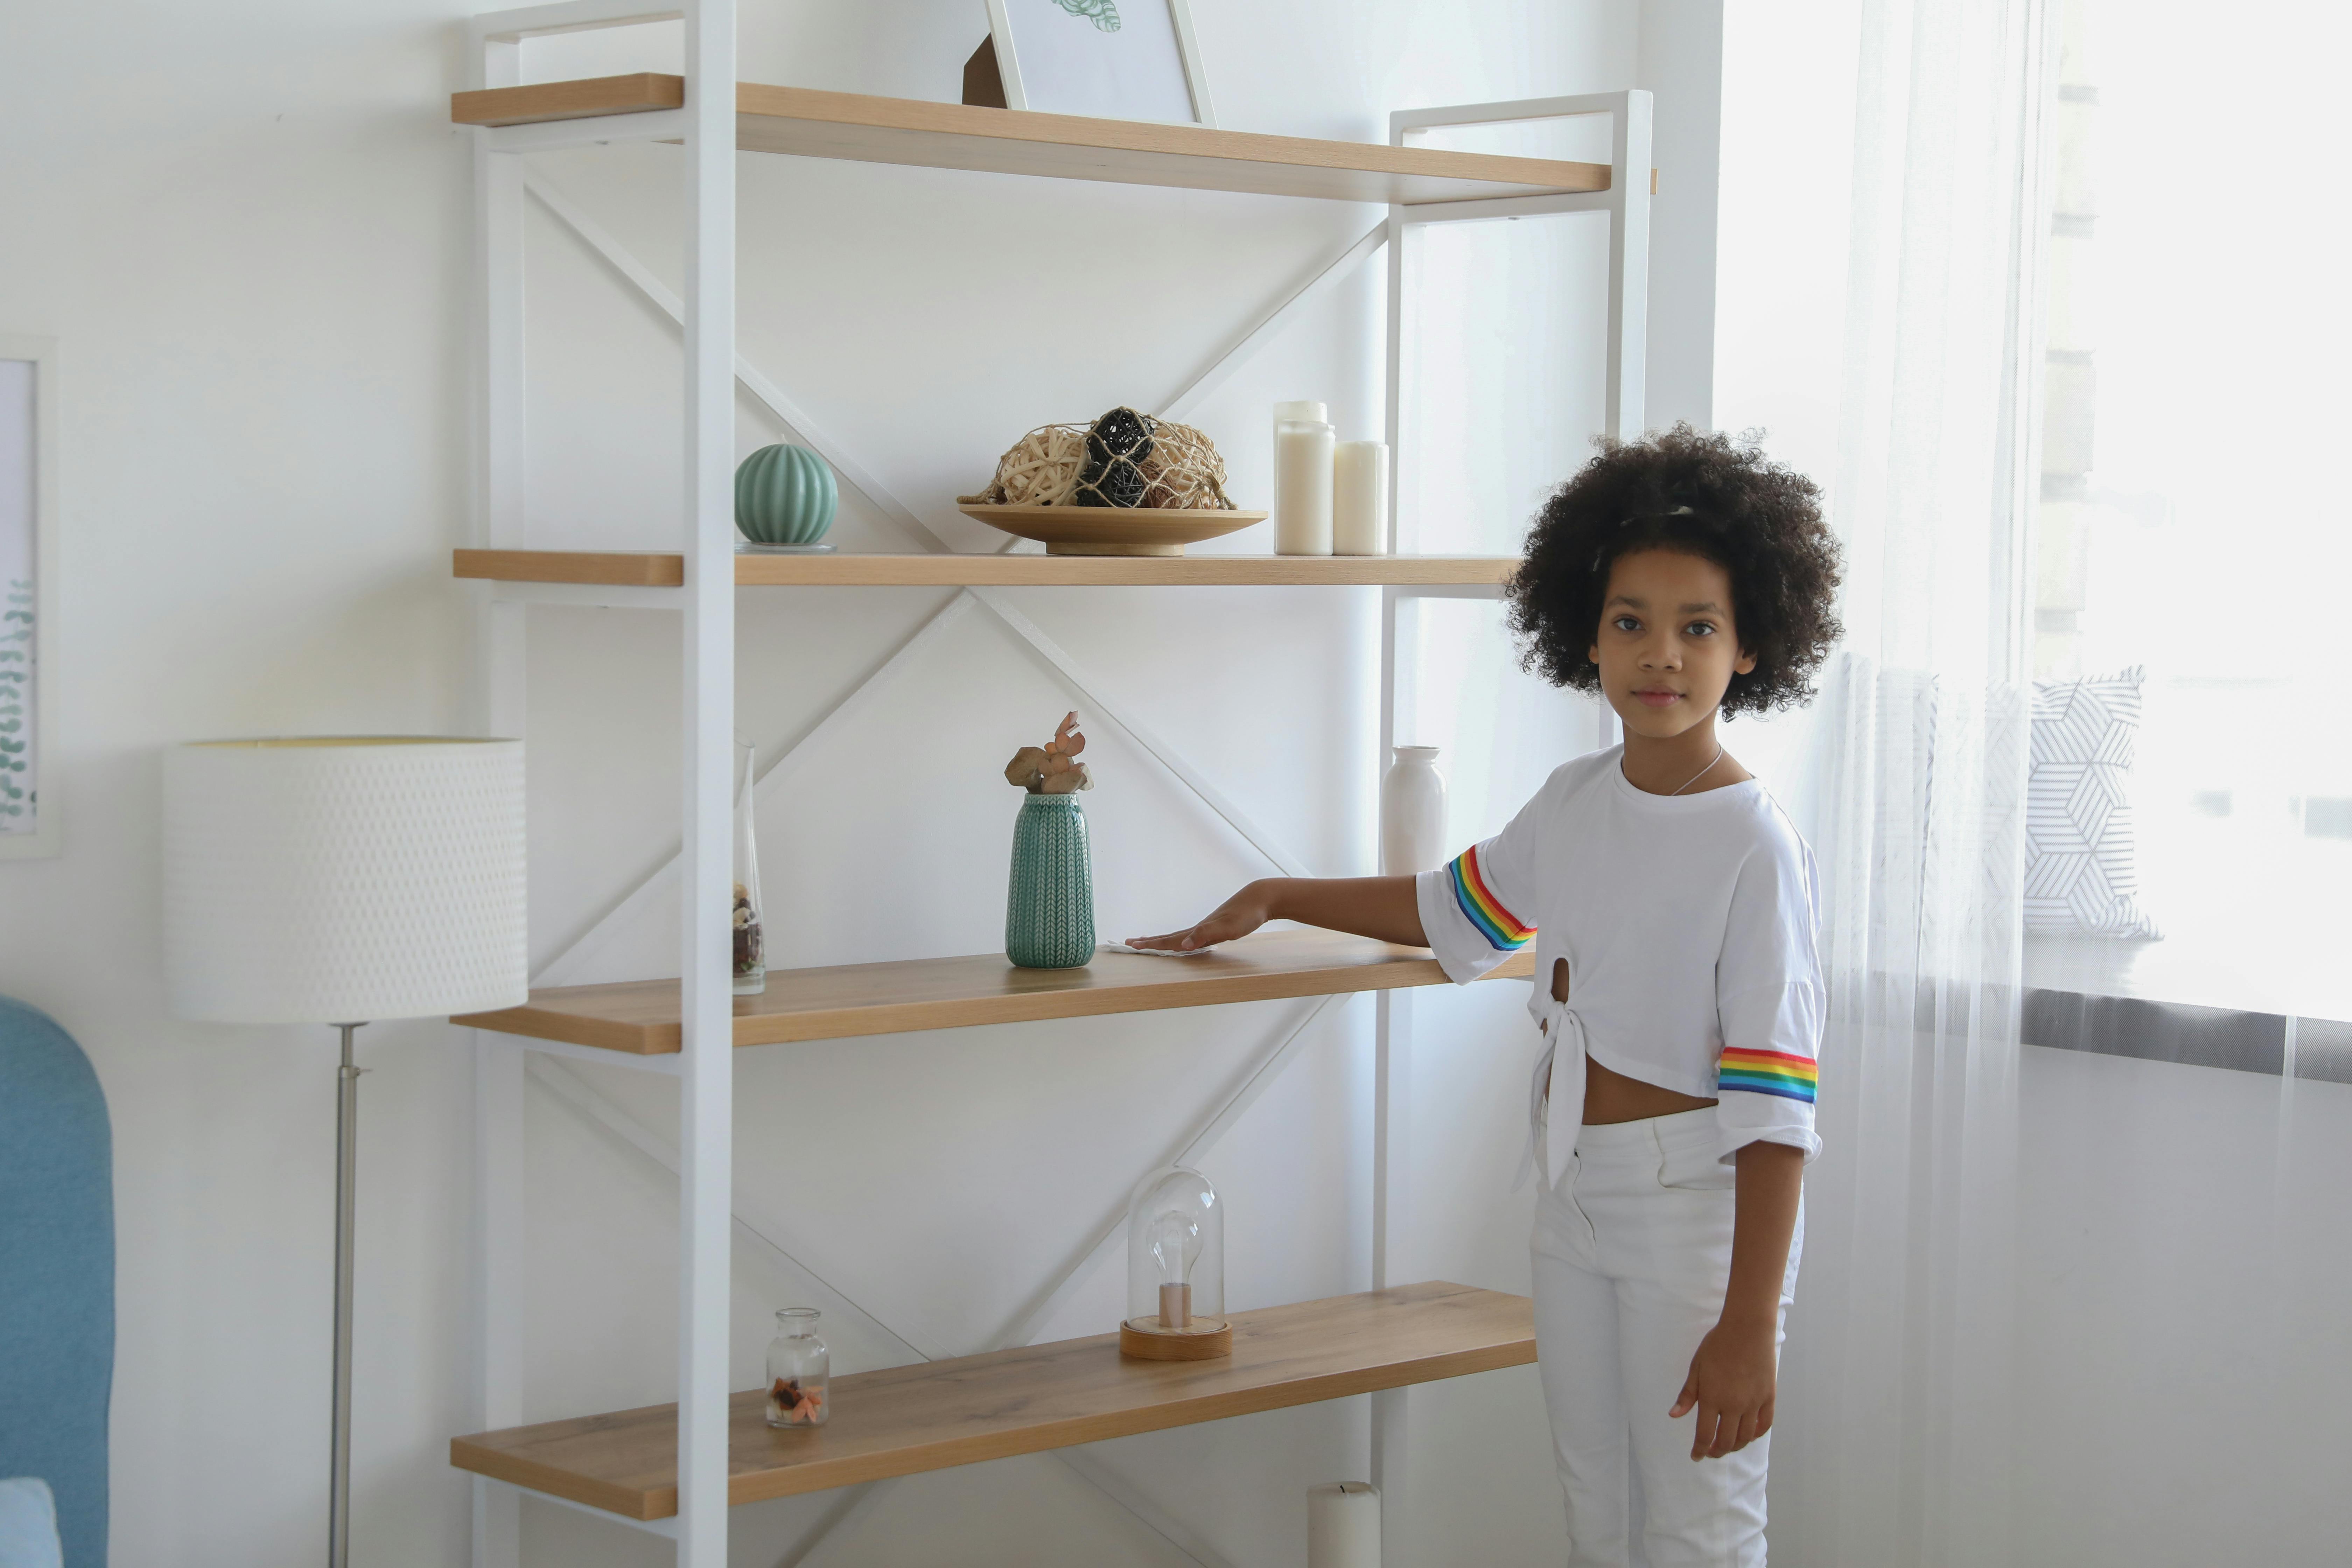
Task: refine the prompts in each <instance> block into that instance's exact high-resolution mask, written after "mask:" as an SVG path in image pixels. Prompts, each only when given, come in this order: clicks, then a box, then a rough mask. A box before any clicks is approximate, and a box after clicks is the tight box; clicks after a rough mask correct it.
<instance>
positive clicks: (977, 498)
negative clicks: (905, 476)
mask: <svg viewBox="0 0 2352 1568" xmlns="http://www.w3.org/2000/svg"><path fill="white" fill-rule="evenodd" d="M956 500H958V501H960V502H961V503H963V504H964V505H966V506H1103V507H1148V508H1152V509H1155V510H1173V511H1231V510H1234V503H1233V502H1232V500H1229V499H1227V497H1226V495H1225V459H1224V458H1223V456H1221V455H1220V454H1219V453H1218V451H1217V447H1216V443H1215V442H1213V441H1212V440H1210V439H1209V438H1208V437H1206V436H1204V435H1202V433H1201V432H1200V431H1198V430H1195V429H1193V428H1192V426H1189V425H1178V424H1175V423H1173V422H1172V421H1170V420H1165V419H1154V418H1152V417H1151V416H1150V415H1148V414H1139V413H1137V412H1136V411H1135V410H1134V409H1132V408H1124V407H1122V408H1114V409H1112V410H1111V411H1110V412H1109V413H1108V414H1106V415H1104V416H1102V417H1101V418H1099V419H1097V420H1096V421H1095V422H1094V423H1093V424H1091V425H1041V426H1038V427H1037V428H1036V429H1034V430H1032V431H1030V432H1029V434H1027V435H1026V436H1024V437H1021V439H1020V440H1019V441H1017V442H1015V443H1014V444H1013V449H1012V450H1011V451H1009V452H1007V453H1005V454H1004V456H1003V457H1002V458H998V459H997V462H996V477H995V478H994V479H991V480H990V481H989V485H988V488H987V489H984V490H982V491H981V492H980V493H979V494H978V495H970V496H958V497H957V498H956Z"/></svg>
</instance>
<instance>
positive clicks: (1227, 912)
mask: <svg viewBox="0 0 2352 1568" xmlns="http://www.w3.org/2000/svg"><path fill="white" fill-rule="evenodd" d="M1273 903H1274V900H1273V889H1272V884H1271V883H1269V882H1252V883H1251V884H1250V885H1249V886H1248V887H1246V888H1244V889H1242V890H1241V891H1240V892H1238V893H1235V894H1234V896H1233V897H1232V898H1230V899H1227V900H1225V901H1224V902H1223V903H1222V904H1219V905H1218V906H1217V907H1216V909H1215V910H1213V912H1212V913H1211V914H1210V916H1209V918H1208V919H1207V920H1204V921H1202V922H1201V923H1200V924H1198V925H1196V926H1193V927H1192V928H1191V929H1189V930H1186V931H1170V932H1169V933H1168V934H1167V935H1165V936H1131V937H1129V938H1128V939H1127V945H1128V946H1129V947H1140V948H1148V949H1151V950H1153V951H1155V952H1193V951H1195V950H1197V949H1200V948H1203V947H1213V946H1215V945H1216V944H1217V943H1219V942H1232V941H1234V940H1235V939H1237V938H1240V937H1244V936H1247V935H1249V933H1250V932H1252V931H1255V930H1257V928H1258V927H1260V926H1262V925H1264V924H1265V922H1266V921H1270V920H1272V919H1273V918H1274V909H1273Z"/></svg>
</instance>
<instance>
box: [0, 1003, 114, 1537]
mask: <svg viewBox="0 0 2352 1568" xmlns="http://www.w3.org/2000/svg"><path fill="white" fill-rule="evenodd" d="M112 1142H113V1140H112V1136H111V1134H110V1131H109V1130H108V1126H107V1120H106V1097H105V1096H104V1095H103V1094H101V1093H100V1092H99V1087H98V1075H97V1074H96V1073H94V1072H92V1071H91V1070H90V1066H89V1058H88V1057H86V1056H84V1055H82V1053H81V1047H79V1046H77V1045H75V1044H74V1042H73V1037H72V1036H70V1035H68V1034H67V1033H66V1032H65V1031H64V1030H63V1029H60V1028H59V1027H58V1026H57V1024H56V1022H55V1021H54V1020H53V1019H51V1018H50V1017H49V1016H48V1015H47V1014H45V1013H41V1012H39V1011H37V1010H36V1009H34V1008H31V1007H27V1006H26V1005H24V1004H23V1003H21V1002H16V1001H11V1000H9V999H7V998H5V997H0V1478H5V1477H12V1476H33V1477H37V1478H39V1479H42V1480H45V1481H47V1483H48V1485H49V1490H50V1491H51V1493H52V1494H54V1496H55V1497H56V1499H57V1512H58V1536H59V1537H60V1538H61V1539H62V1540H63V1541H64V1542H65V1568H104V1564H105V1563H106V1407H107V1398H108V1394H109V1393H110V1389H111V1387H112V1385H113V1382H114V1155H113V1150H112Z"/></svg>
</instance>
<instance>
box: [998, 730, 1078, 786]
mask: <svg viewBox="0 0 2352 1568" xmlns="http://www.w3.org/2000/svg"><path fill="white" fill-rule="evenodd" d="M1086 749H1087V738H1086V737H1085V736H1084V735H1081V734H1079V733H1078V716H1077V715H1076V713H1068V714H1065V715H1064V716H1063V719H1062V722H1061V723H1060V725H1058V726H1057V727H1056V728H1055V731H1054V738H1053V739H1052V740H1050V741H1048V742H1045V744H1044V745H1042V746H1024V747H1022V748H1021V749H1020V750H1019V751H1017V752H1013V760H1012V761H1011V762H1009V763H1005V764H1004V782H1005V783H1007V784H1019V785H1020V786H1021V787H1022V788H1023V789H1025V790H1027V791H1028V792H1029V793H1030V794H1031V795H1072V794H1075V793H1076V792H1077V791H1079V790H1082V789H1092V788H1094V787H1095V781H1094V777H1093V775H1092V774H1090V773H1087V765H1086V763H1082V762H1079V761H1077V760H1076V758H1077V755H1078V753H1079V752H1083V751H1085V750H1086Z"/></svg>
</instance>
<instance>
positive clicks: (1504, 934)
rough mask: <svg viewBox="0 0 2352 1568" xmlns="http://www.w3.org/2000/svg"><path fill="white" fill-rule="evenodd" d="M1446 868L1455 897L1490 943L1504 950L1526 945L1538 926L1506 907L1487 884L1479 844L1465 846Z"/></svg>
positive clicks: (1507, 950) (1512, 950)
mask: <svg viewBox="0 0 2352 1568" xmlns="http://www.w3.org/2000/svg"><path fill="white" fill-rule="evenodd" d="M1446 870H1447V873H1448V874H1449V876H1450V877H1451V878H1452V879H1453V882H1454V902H1455V903H1457V904H1459V905H1461V906H1462V913H1463V914H1464V916H1465V917H1466V918H1467V919H1468V920H1469V921H1470V923H1471V924H1472V925H1474V926H1476V927H1477V928H1478V933H1479V934H1480V935H1481V936H1484V937H1485V938H1486V943H1487V945H1488V946H1490V947H1494V948H1496V949H1498V950H1500V951H1502V952H1516V951H1517V949H1519V948H1522V947H1525V946H1527V944H1528V938H1529V937H1531V936H1533V935H1535V934H1536V928H1535V927H1533V926H1531V925H1528V923H1527V922H1526V921H1522V920H1520V919H1519V917H1518V916H1517V915H1515V914H1513V913H1512V912H1511V911H1510V910H1507V909H1505V908H1504V907H1503V900H1500V899H1498V898H1496V896H1495V891H1494V889H1491V888H1489V887H1487V886H1486V875H1485V873H1483V872H1482V871H1480V870H1479V869H1478V847H1477V846H1476V845H1475V844H1474V845H1472V846H1471V847H1469V848H1467V849H1465V850H1464V851H1463V852H1462V853H1461V854H1460V855H1459V856H1458V857H1456V858H1455V859H1454V864H1453V865H1451V866H1449V867H1447V868H1446Z"/></svg>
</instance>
